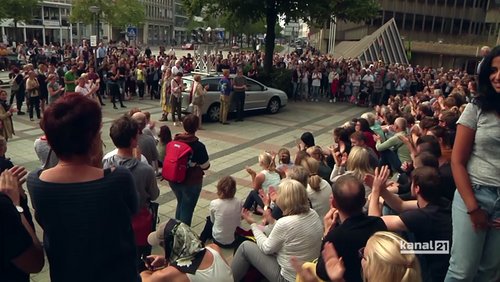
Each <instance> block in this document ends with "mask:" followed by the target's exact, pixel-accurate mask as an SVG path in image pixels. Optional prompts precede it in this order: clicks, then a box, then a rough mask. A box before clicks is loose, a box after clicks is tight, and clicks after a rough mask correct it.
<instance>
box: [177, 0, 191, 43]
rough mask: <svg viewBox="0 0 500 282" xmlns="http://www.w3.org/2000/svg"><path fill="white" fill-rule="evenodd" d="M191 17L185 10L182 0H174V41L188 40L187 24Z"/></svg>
mask: <svg viewBox="0 0 500 282" xmlns="http://www.w3.org/2000/svg"><path fill="white" fill-rule="evenodd" d="M188 20H189V18H188V17H187V15H186V12H185V11H184V7H183V6H182V1H181V0H174V34H173V36H174V38H173V39H174V41H175V42H174V43H176V44H177V45H179V44H182V43H183V42H185V41H187V40H188V31H187V24H188Z"/></svg>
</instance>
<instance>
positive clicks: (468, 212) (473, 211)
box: [467, 206, 481, 214]
mask: <svg viewBox="0 0 500 282" xmlns="http://www.w3.org/2000/svg"><path fill="white" fill-rule="evenodd" d="M480 209H481V207H480V206H477V208H475V209H473V210H471V211H467V214H473V213H475V212H477V211H478V210H480Z"/></svg>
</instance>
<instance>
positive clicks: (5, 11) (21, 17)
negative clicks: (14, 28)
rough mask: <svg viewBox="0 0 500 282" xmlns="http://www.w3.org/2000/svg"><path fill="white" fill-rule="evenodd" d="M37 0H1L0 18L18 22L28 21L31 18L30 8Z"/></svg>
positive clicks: (35, 4) (37, 2)
mask: <svg viewBox="0 0 500 282" xmlns="http://www.w3.org/2000/svg"><path fill="white" fill-rule="evenodd" d="M39 2H40V1H39V0H2V4H1V5H0V6H2V8H0V19H2V18H7V19H13V20H14V22H15V23H16V24H17V23H18V22H29V21H31V20H32V19H33V15H32V11H31V8H32V7H35V6H37V5H38V4H39Z"/></svg>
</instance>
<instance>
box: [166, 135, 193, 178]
mask: <svg viewBox="0 0 500 282" xmlns="http://www.w3.org/2000/svg"><path fill="white" fill-rule="evenodd" d="M165 152H166V154H165V159H164V161H163V168H162V171H161V175H162V176H163V178H164V179H165V180H167V181H170V182H175V183H181V182H183V181H184V180H185V179H186V171H187V169H188V168H189V159H190V157H191V155H192V153H193V150H192V149H191V147H190V146H189V145H188V144H186V143H184V142H180V141H171V142H170V143H168V144H167V148H166V150H165Z"/></svg>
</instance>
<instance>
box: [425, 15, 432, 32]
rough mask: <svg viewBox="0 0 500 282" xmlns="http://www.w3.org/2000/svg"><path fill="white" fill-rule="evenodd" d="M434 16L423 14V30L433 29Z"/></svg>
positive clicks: (429, 30)
mask: <svg viewBox="0 0 500 282" xmlns="http://www.w3.org/2000/svg"><path fill="white" fill-rule="evenodd" d="M433 23H434V17H433V16H429V15H427V16H425V17H424V31H425V32H432V30H433Z"/></svg>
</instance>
